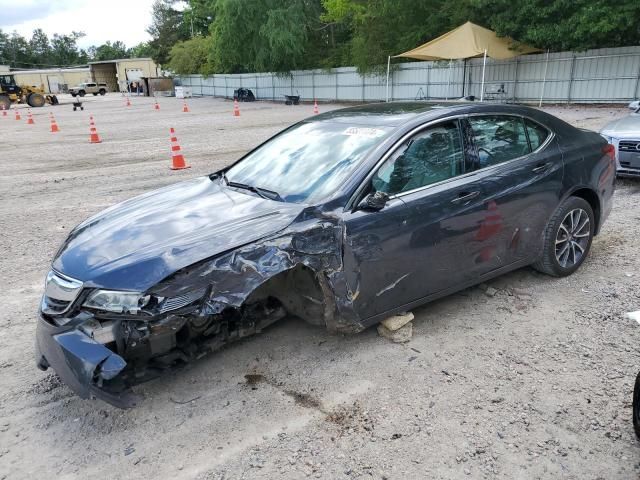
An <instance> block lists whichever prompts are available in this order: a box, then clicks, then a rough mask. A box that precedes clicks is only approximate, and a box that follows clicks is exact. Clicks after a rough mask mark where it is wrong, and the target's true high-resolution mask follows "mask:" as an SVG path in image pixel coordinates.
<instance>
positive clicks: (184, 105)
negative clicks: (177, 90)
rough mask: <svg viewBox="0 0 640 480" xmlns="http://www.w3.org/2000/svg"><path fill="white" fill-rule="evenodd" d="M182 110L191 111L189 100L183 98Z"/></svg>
mask: <svg viewBox="0 0 640 480" xmlns="http://www.w3.org/2000/svg"><path fill="white" fill-rule="evenodd" d="M182 111H183V112H185V113H189V107H188V106H187V101H186V100H183V101H182Z"/></svg>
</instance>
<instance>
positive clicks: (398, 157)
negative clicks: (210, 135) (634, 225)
mask: <svg viewBox="0 0 640 480" xmlns="http://www.w3.org/2000/svg"><path fill="white" fill-rule="evenodd" d="M613 153H614V152H613V149H612V147H611V145H608V144H607V143H606V142H605V141H604V140H603V139H602V137H601V136H600V135H598V134H596V133H593V132H588V131H583V130H578V129H576V128H574V127H572V126H570V125H568V124H567V123H565V122H563V121H561V120H559V119H557V118H555V117H552V116H550V115H548V114H545V113H543V112H541V111H538V110H535V109H531V108H526V107H518V106H507V105H488V104H469V103H466V104H443V105H433V104H425V103H397V104H396V103H391V104H378V105H371V106H363V107H354V108H347V109H344V110H338V111H334V112H330V113H327V114H323V115H318V116H315V117H313V118H311V119H308V120H305V121H303V122H300V123H298V124H296V125H294V126H292V127H290V128H288V129H286V130H284V131H283V132H281V133H280V134H278V135H276V136H275V137H273V138H271V139H270V140H268V141H267V142H265V143H264V144H262V145H260V146H259V147H257V148H256V149H255V150H253V151H252V152H250V153H249V154H247V155H246V156H245V157H243V158H242V159H241V160H239V161H238V162H236V163H235V164H234V165H232V166H230V167H228V168H225V169H224V170H222V171H219V172H216V173H214V174H212V175H210V176H208V177H204V178H196V179H193V180H189V181H186V182H182V183H178V184H175V185H172V186H169V187H166V188H163V189H160V190H157V191H153V192H151V193H147V194H145V195H142V196H139V197H137V198H134V199H132V200H129V201H126V202H124V203H121V204H119V205H116V206H114V207H111V208H109V209H107V210H105V211H103V212H101V213H99V214H97V215H95V216H94V217H92V218H89V219H88V220H86V221H85V222H83V223H82V224H80V225H78V226H77V227H76V228H75V229H74V230H73V231H72V232H71V233H70V235H69V237H68V238H67V239H66V241H65V242H64V244H63V245H62V246H61V248H60V250H59V251H58V253H57V254H56V256H55V258H54V260H53V265H52V270H51V272H50V273H49V274H48V276H47V279H46V287H45V292H44V296H43V298H42V304H41V311H40V319H39V322H38V328H37V364H38V366H39V367H40V368H41V369H47V368H48V367H52V368H53V369H54V370H55V371H56V372H57V373H58V375H59V376H60V377H61V378H62V380H63V381H64V382H65V383H67V384H68V385H69V386H70V387H71V388H72V389H73V390H74V391H75V392H76V393H77V394H78V395H80V396H81V397H83V398H88V397H98V398H101V399H103V400H105V401H107V402H109V403H111V404H113V405H116V406H120V407H130V406H132V405H134V404H135V403H136V396H135V395H134V394H133V392H132V390H131V388H130V387H131V386H132V385H134V384H136V383H139V382H142V381H144V380H147V379H150V378H153V377H155V376H157V375H158V374H159V373H160V372H162V371H163V370H165V369H167V368H170V367H172V366H175V365H177V364H181V363H184V362H189V361H191V360H193V359H196V358H199V357H200V356H202V355H203V354H204V353H206V352H210V351H214V350H216V349H219V348H220V347H222V346H224V345H226V344H228V343H230V342H232V341H233V340H237V339H239V338H242V337H245V336H247V335H251V334H254V333H257V332H259V331H260V330H261V329H263V328H265V327H266V326H268V325H269V324H271V323H273V322H275V321H277V320H278V319H280V318H282V317H283V316H285V315H291V316H295V317H299V318H301V319H303V320H305V321H307V322H309V323H312V324H314V325H320V326H324V327H326V328H327V329H328V330H330V331H331V332H358V331H360V330H362V329H364V328H366V327H368V326H370V325H373V324H375V323H377V322H379V321H380V320H382V319H384V318H385V317H387V316H389V315H392V314H394V313H397V312H399V311H406V310H409V309H411V308H413V307H415V306H417V305H420V304H423V303H425V302H428V301H431V300H433V299H435V298H438V297H442V296H444V295H447V294H449V293H452V292H454V291H456V290H460V289H462V288H465V287H468V286H471V285H473V284H476V283H478V282H482V281H485V280H487V279H489V278H492V277H495V276H497V275H500V274H502V273H505V272H507V271H510V270H513V269H516V268H519V267H523V266H525V265H534V266H535V267H536V268H537V269H539V270H540V271H543V272H545V273H548V274H551V275H555V276H563V275H568V274H570V273H572V272H573V271H575V270H576V269H577V268H578V267H579V266H580V264H581V263H582V262H583V261H584V259H585V257H586V256H587V254H588V252H589V248H590V246H591V240H592V238H593V235H595V234H596V233H597V232H598V230H599V229H600V227H601V225H602V223H603V222H604V220H605V219H606V217H607V215H608V214H609V211H610V210H611V206H612V193H613V189H614V181H615V180H614V179H615V164H614V162H613Z"/></svg>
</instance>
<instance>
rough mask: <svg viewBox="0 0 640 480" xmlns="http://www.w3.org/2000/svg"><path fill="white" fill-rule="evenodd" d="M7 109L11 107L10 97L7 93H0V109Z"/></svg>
mask: <svg viewBox="0 0 640 480" xmlns="http://www.w3.org/2000/svg"><path fill="white" fill-rule="evenodd" d="M2 107H4V110H9V109H10V108H11V99H10V98H9V97H8V96H7V95H0V110H2Z"/></svg>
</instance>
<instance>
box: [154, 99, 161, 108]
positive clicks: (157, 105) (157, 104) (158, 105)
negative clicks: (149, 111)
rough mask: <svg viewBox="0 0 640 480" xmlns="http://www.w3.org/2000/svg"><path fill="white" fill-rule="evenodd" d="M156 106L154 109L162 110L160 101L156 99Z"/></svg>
mask: <svg viewBox="0 0 640 480" xmlns="http://www.w3.org/2000/svg"><path fill="white" fill-rule="evenodd" d="M155 102H156V103H155V104H154V105H153V108H155V109H156V110H160V104H159V103H158V99H157V98H156V99H155Z"/></svg>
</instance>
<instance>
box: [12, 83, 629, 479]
mask: <svg viewBox="0 0 640 480" xmlns="http://www.w3.org/2000/svg"><path fill="white" fill-rule="evenodd" d="M63 101H66V102H68V101H69V99H63ZM189 104H190V106H191V109H192V112H191V113H188V114H187V113H182V112H181V101H180V100H177V99H161V100H160V111H155V110H154V109H153V108H152V101H151V100H150V99H144V98H134V99H133V106H132V107H130V108H126V107H125V106H124V100H123V99H122V97H120V96H119V95H115V94H112V95H107V96H106V97H104V98H100V97H98V98H93V97H88V98H86V101H85V105H86V107H87V108H86V109H85V111H84V112H72V111H71V107H70V106H69V105H62V106H59V107H56V108H50V107H47V108H42V109H34V110H33V114H34V118H35V125H27V124H26V122H25V118H26V117H23V120H22V121H21V122H17V121H15V120H14V119H13V115H10V116H9V117H8V118H2V117H1V116H0V131H1V132H2V133H1V135H2V142H1V145H2V155H1V157H0V212H1V213H0V215H1V218H2V240H1V244H0V245H1V248H2V251H3V255H2V259H1V260H0V271H1V272H2V277H1V278H0V288H1V291H2V292H3V298H4V307H3V309H2V314H1V316H0V322H1V326H2V328H1V329H0V345H1V348H0V386H1V389H0V479H5V478H7V479H9V478H10V479H37V478H73V479H76V478H77V479H84V478H90V477H91V476H94V478H109V479H119V478H174V479H196V480H205V479H222V478H225V479H236V478H264V479H273V478H287V479H298V478H306V477H307V476H310V477H312V478H315V477H317V478H332V479H333V478H345V479H349V478H351V479H357V478H374V479H382V478H388V479H405V478H433V479H441V478H447V479H448V478H505V479H514V478H522V479H525V478H526V479H531V478H566V479H580V480H582V479H597V478H601V479H630V478H637V477H638V475H639V474H640V463H639V462H640V449H639V448H638V443H637V441H636V439H635V437H634V435H633V429H632V426H631V393H632V388H633V382H634V378H635V375H636V373H637V372H638V370H640V355H639V354H638V345H640V337H639V330H640V329H639V328H638V325H636V324H633V323H632V322H631V321H629V320H626V319H625V318H624V312H627V311H632V310H639V309H640V269H639V268H638V266H639V265H640V262H639V260H640V254H639V250H638V234H639V229H638V224H639V222H640V195H639V192H640V182H632V181H624V182H620V183H619V184H618V189H617V192H616V199H615V200H616V205H615V209H614V211H613V213H612V215H611V217H610V218H609V220H608V222H607V223H606V224H605V227H604V230H603V231H602V233H601V235H600V236H599V237H597V238H596V240H595V242H594V245H593V249H592V252H591V257H590V258H589V259H588V261H587V262H586V264H585V265H584V266H583V267H582V268H581V270H580V271H579V272H577V273H576V274H575V275H573V276H572V277H570V278H566V279H553V278H549V277H546V276H543V275H540V274H538V273H536V272H534V271H533V270H531V269H528V268H527V269H523V270H520V271H517V272H514V273H512V274H509V275H506V276H504V277H502V278H499V279H497V280H495V281H493V282H491V287H493V288H495V289H496V290H497V293H496V294H495V296H489V295H487V294H486V293H485V291H484V290H483V288H473V289H469V290H466V291H463V292H461V293H459V294H456V295H453V296H451V297H449V298H446V299H444V300H441V301H438V302H436V303H434V304H431V305H428V306H426V307H423V308H420V309H417V310H416V311H415V312H414V313H415V315H416V320H415V323H414V335H413V339H412V340H411V341H410V342H409V343H407V344H404V345H399V344H393V343H390V342H389V341H388V340H385V339H383V338H381V337H379V336H378V335H377V333H376V330H375V329H369V330H367V331H365V332H363V333H361V334H359V335H355V336H350V337H347V336H330V335H328V334H327V333H326V332H324V331H323V330H321V329H319V328H314V327H310V326H307V325H305V324H304V323H302V322H300V321H296V320H284V321H281V322H279V323H277V324H276V325H274V326H272V327H270V328H269V329H267V330H266V331H265V332H264V333H263V334H261V335H259V336H257V337H254V338H250V339H247V340H245V341H243V342H241V343H239V344H236V345H234V346H232V347H230V348H227V349H226V350H223V351H221V352H219V353H217V354H215V355H212V356H210V357H207V358H205V359H202V360H201V361H199V362H197V363H195V364H193V365H191V366H189V367H187V368H185V369H183V370H181V371H177V372H174V373H171V374H169V375H166V376H165V377H163V378H161V379H158V380H155V381H153V382H150V383H147V384H145V385H142V386H140V387H138V389H137V391H138V392H139V393H141V394H143V396H144V397H145V399H144V402H143V404H142V405H141V406H139V407H138V408H136V409H134V410H129V411H122V410H117V409H115V408H112V407H110V406H108V405H106V404H104V403H100V402H95V401H85V400H80V399H79V398H77V397H76V396H75V395H74V394H72V392H71V391H70V390H69V389H68V388H67V387H66V386H64V385H61V384H60V383H59V382H58V381H57V379H56V377H55V376H54V374H52V373H50V372H47V373H42V372H40V371H38V370H36V368H35V364H34V354H33V341H34V331H35V319H36V312H37V306H38V302H39V299H40V295H41V292H42V286H43V279H44V276H45V274H46V272H47V270H48V268H49V261H50V259H51V257H52V256H53V254H54V253H55V251H56V249H57V247H58V246H59V244H60V243H61V242H62V240H63V239H64V237H65V236H66V234H67V232H68V231H69V230H70V229H71V228H72V227H73V226H74V225H75V224H77V223H78V222H80V221H81V220H83V219H84V218H86V217H87V216H89V215H91V214H93V213H95V212H97V211H99V210H101V209H103V208H105V207H107V206H109V205H111V204H113V203H115V202H118V201H121V200H124V199H126V198H128V197H131V196H134V195H137V194H139V193H142V192H145V191H148V190H150V189H153V188H157V187H160V186H163V185H166V184H168V183H172V182H176V181H179V180H182V179H187V178H192V177H195V176H198V175H202V174H205V173H207V172H211V171H213V170H215V169H217V168H218V167H221V166H223V165H225V164H227V163H228V162H230V161H232V160H233V159H235V158H237V157H238V156H239V155H240V154H241V153H242V152H245V151H246V150H247V149H249V148H250V147H252V146H254V145H256V144H257V143H259V142H260V141H262V140H264V139H266V138H267V137H269V136H270V135H272V134H273V133H275V132H276V131H278V130H279V129H281V128H283V127H284V126H286V125H288V124H290V123H292V122H294V121H296V120H299V119H301V118H303V117H305V116H307V115H310V114H311V107H310V106H308V105H305V106H298V107H286V106H284V105H273V104H268V103H255V104H250V105H242V106H241V108H242V116H241V117H240V118H234V117H233V116H232V115H231V110H232V103H231V102H228V101H223V100H214V99H193V100H191V101H190V102H189ZM329 108H337V106H328V105H322V106H321V110H327V109H329ZM549 110H550V111H552V113H555V114H557V115H559V116H560V117H563V118H565V119H567V120H569V121H571V122H572V123H574V124H576V125H578V126H582V127H589V128H599V127H600V126H601V125H603V124H604V123H605V122H606V121H607V120H608V119H610V118H612V117H614V116H621V115H625V114H626V111H625V109H624V108H618V107H616V108H576V107H572V108H549ZM20 111H21V113H22V114H23V115H25V114H26V110H25V109H21V110H20ZM50 111H53V112H55V114H56V118H57V120H58V123H59V125H60V128H61V130H62V131H61V132H60V133H59V134H56V135H53V134H51V133H49V132H48V127H49V125H48V114H49V112H50ZM11 113H13V112H11ZM89 113H93V115H94V116H95V119H96V123H97V127H98V131H99V133H100V135H101V136H102V138H103V143H101V144H96V145H91V144H89V143H88V118H87V117H88V114H89ZM169 127H175V128H176V131H177V135H178V138H179V140H180V142H181V145H182V147H183V151H184V154H185V157H186V159H187V161H188V163H189V164H191V165H192V168H191V169H189V170H183V171H179V172H172V171H170V170H169V169H168V166H169ZM245 375H253V376H250V377H249V380H250V381H248V380H247V378H246V377H245Z"/></svg>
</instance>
